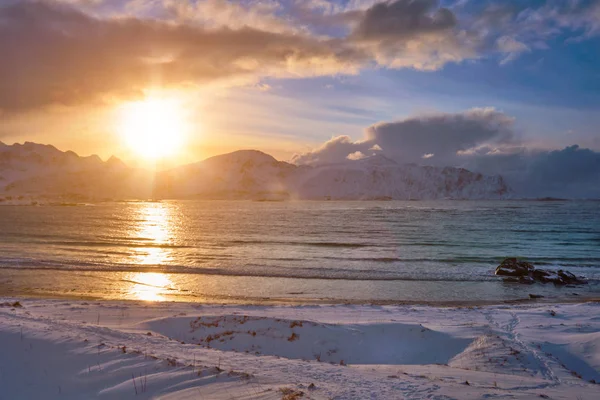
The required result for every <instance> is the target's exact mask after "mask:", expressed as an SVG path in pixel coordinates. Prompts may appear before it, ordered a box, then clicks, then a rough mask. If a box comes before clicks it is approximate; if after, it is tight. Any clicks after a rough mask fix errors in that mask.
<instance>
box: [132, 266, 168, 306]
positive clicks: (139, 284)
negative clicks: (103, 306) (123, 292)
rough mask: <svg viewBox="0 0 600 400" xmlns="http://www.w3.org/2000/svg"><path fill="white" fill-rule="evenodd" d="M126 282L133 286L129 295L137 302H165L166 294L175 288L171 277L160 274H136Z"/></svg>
mask: <svg viewBox="0 0 600 400" xmlns="http://www.w3.org/2000/svg"><path fill="white" fill-rule="evenodd" d="M126 280H127V281H128V282H130V283H131V285H132V286H131V288H130V289H129V292H128V295H129V296H130V297H133V298H135V299H137V300H145V301H164V300H165V294H166V292H167V291H169V290H171V289H172V286H173V282H172V281H171V279H170V278H169V276H168V275H167V274H163V273H160V272H135V273H131V274H129V276H127V278H126Z"/></svg>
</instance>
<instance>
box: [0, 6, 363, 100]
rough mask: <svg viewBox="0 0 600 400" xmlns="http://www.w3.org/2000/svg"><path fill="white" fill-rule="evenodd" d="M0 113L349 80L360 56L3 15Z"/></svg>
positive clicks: (67, 11) (329, 43)
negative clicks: (339, 76)
mask: <svg viewBox="0 0 600 400" xmlns="http://www.w3.org/2000/svg"><path fill="white" fill-rule="evenodd" d="M0 54H1V55H2V62H1V63H0V108H4V109H26V108H33V107H37V106H43V105H46V104H50V103H63V104H79V103H81V102H84V101H88V100H90V99H91V98H96V97H97V96H99V95H117V96H123V95H124V96H131V95H132V94H135V93H136V92H139V91H141V90H142V89H144V88H148V87H149V86H153V85H157V84H158V85H165V86H169V85H186V84H197V83H204V82H212V81H216V80H219V79H242V78H247V77H252V76H256V75H260V74H265V75H270V76H279V75H286V74H287V75H295V76H306V75H313V74H315V75H319V74H333V73H337V72H344V71H346V72H347V71H349V70H351V69H352V68H355V65H356V63H357V62H359V61H360V60H361V56H360V55H359V53H358V52H357V51H354V50H351V49H347V48H346V47H345V46H344V44H343V43H340V42H339V41H336V40H318V39H315V38H311V37H307V36H302V35H291V34H282V33H272V32H266V31H260V30H256V29H251V28H241V29H237V30H232V29H229V28H220V29H212V30H211V29H204V28H202V27H198V26H190V25H180V24H173V23H167V22H162V21H154V20H140V19H135V18H120V19H117V18H111V19H98V18H93V17H91V16H89V15H87V14H84V13H82V12H80V11H77V10H75V9H73V8H69V7H67V6H60V5H56V4H50V3H30V2H19V3H17V4H13V5H9V6H7V7H3V8H0Z"/></svg>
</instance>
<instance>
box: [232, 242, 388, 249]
mask: <svg viewBox="0 0 600 400" xmlns="http://www.w3.org/2000/svg"><path fill="white" fill-rule="evenodd" d="M223 243H224V244H233V245H246V244H249V245H251V244H259V245H265V244H266V245H270V244H276V245H287V246H311V247H342V248H343V247H346V248H361V247H383V246H382V245H380V244H375V243H348V242H299V241H286V240H230V241H227V242H223Z"/></svg>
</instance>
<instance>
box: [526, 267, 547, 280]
mask: <svg viewBox="0 0 600 400" xmlns="http://www.w3.org/2000/svg"><path fill="white" fill-rule="evenodd" d="M531 275H532V276H533V278H534V279H535V280H538V281H543V280H544V279H546V278H548V277H550V276H551V275H552V273H551V272H550V271H546V270H543V269H535V270H533V272H532V273H531Z"/></svg>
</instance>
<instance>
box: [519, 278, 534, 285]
mask: <svg viewBox="0 0 600 400" xmlns="http://www.w3.org/2000/svg"><path fill="white" fill-rule="evenodd" d="M519 283H524V284H526V285H533V284H534V283H535V279H533V278H532V277H531V276H522V277H520V278H519Z"/></svg>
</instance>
